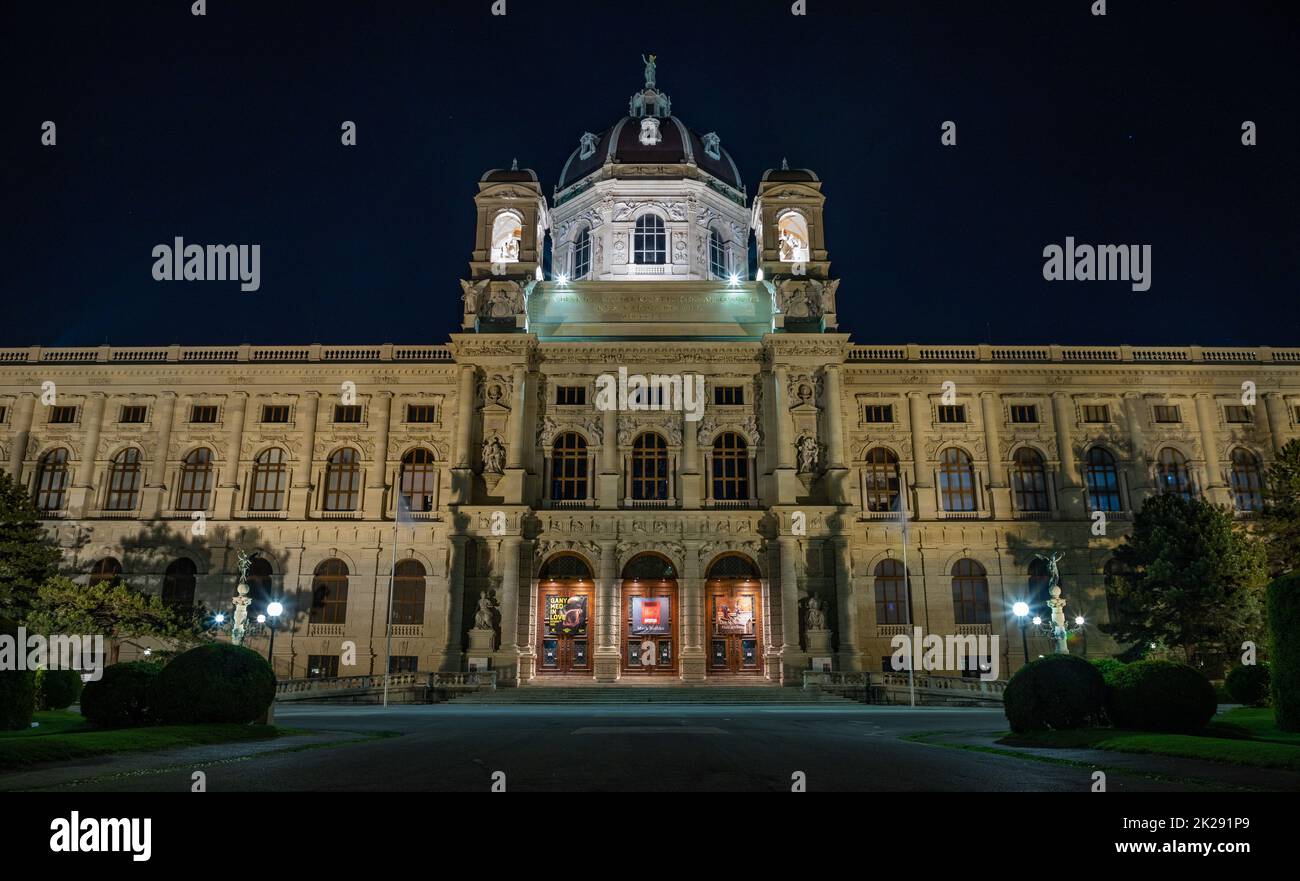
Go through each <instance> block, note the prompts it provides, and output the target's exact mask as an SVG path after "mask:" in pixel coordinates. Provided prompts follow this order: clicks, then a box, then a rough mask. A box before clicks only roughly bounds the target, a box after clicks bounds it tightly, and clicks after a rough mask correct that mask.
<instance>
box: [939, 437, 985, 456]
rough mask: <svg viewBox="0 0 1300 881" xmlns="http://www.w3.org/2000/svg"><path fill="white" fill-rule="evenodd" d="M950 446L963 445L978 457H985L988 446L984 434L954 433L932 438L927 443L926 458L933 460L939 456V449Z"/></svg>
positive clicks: (963, 447) (962, 446)
mask: <svg viewBox="0 0 1300 881" xmlns="http://www.w3.org/2000/svg"><path fill="white" fill-rule="evenodd" d="M948 447H961V448H962V449H964V450H966V451H967V452H969V453H971V454H972V455H973V456H974V457H975V458H977V459H983V458H984V456H985V453H987V452H988V447H987V445H986V444H985V442H984V437H983V436H982V435H976V434H965V435H961V434H954V435H948V436H946V437H939V438H932V439H931V440H928V441H926V443H925V458H926V459H929V460H931V461H933V460H934V459H935V458H937V457H938V455H939V451H940V450H942V449H946V448H948Z"/></svg>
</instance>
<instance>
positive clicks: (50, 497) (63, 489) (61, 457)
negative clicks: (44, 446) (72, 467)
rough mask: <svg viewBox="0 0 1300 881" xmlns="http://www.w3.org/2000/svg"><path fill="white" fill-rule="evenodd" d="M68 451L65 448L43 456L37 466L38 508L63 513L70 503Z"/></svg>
mask: <svg viewBox="0 0 1300 881" xmlns="http://www.w3.org/2000/svg"><path fill="white" fill-rule="evenodd" d="M67 493H68V451H67V450H65V449H64V448H63V447H59V448H58V449H57V450H50V451H49V452H48V453H46V454H45V455H44V456H41V461H40V463H39V464H38V465H37V466H36V507H37V508H39V509H40V510H42V511H62V510H63V508H64V507H65V506H66V505H67V503H68V496H67Z"/></svg>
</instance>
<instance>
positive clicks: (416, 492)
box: [401, 447, 438, 513]
mask: <svg viewBox="0 0 1300 881" xmlns="http://www.w3.org/2000/svg"><path fill="white" fill-rule="evenodd" d="M437 481H438V474H437V471H436V470H435V469H434V459H433V453H431V452H430V451H429V450H426V449H424V448H423V447H417V448H416V449H414V450H411V451H410V452H409V453H407V454H406V455H405V456H403V457H402V480H401V493H402V495H404V496H406V506H407V507H408V508H409V509H410V510H412V511H415V512H418V513H428V512H429V511H432V510H433V496H434V491H435V489H436V487H437Z"/></svg>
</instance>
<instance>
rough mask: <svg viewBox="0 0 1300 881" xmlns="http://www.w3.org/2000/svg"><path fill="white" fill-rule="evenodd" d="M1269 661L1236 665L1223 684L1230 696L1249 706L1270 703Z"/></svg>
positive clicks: (1260, 705)
mask: <svg viewBox="0 0 1300 881" xmlns="http://www.w3.org/2000/svg"><path fill="white" fill-rule="evenodd" d="M1268 679H1269V677H1268V663H1267V662H1265V663H1262V664H1242V665H1241V666H1240V667H1234V668H1233V669H1232V671H1231V672H1230V673H1228V678H1227V679H1226V680H1225V681H1224V683H1223V685H1224V687H1225V688H1227V689H1228V696H1229V697H1231V698H1232V699H1233V700H1234V701H1236V702H1237V703H1239V704H1245V705H1246V706H1248V707H1262V706H1264V705H1266V704H1267V703H1268V694H1269V689H1268Z"/></svg>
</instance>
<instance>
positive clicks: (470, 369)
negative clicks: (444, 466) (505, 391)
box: [451, 364, 474, 505]
mask: <svg viewBox="0 0 1300 881" xmlns="http://www.w3.org/2000/svg"><path fill="white" fill-rule="evenodd" d="M473 438H474V365H472V364H462V365H460V390H459V391H458V392H457V394H456V459H455V462H456V464H455V466H454V467H453V468H452V470H451V503H452V504H453V505H464V504H468V503H469V501H470V496H471V490H472V489H473V486H474V456H473V450H472V445H473Z"/></svg>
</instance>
